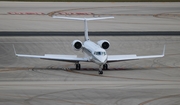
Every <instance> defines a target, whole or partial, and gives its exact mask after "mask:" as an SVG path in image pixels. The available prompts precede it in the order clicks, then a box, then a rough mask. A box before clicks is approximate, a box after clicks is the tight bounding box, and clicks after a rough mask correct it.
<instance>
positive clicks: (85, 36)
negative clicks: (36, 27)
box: [53, 16, 114, 41]
mask: <svg viewBox="0 0 180 105" xmlns="http://www.w3.org/2000/svg"><path fill="white" fill-rule="evenodd" d="M53 18H60V19H70V20H83V21H84V39H85V41H86V40H89V37H88V25H87V21H89V20H101V19H110V18H114V17H98V18H74V17H60V16H53Z"/></svg>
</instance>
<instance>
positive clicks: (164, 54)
mask: <svg viewBox="0 0 180 105" xmlns="http://www.w3.org/2000/svg"><path fill="white" fill-rule="evenodd" d="M165 50H166V45H164V49H163V54H162V55H163V56H164V55H165Z"/></svg>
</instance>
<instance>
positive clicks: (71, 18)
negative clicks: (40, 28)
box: [53, 16, 114, 21]
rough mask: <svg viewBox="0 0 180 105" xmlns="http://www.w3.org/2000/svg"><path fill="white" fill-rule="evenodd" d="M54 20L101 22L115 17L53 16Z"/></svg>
mask: <svg viewBox="0 0 180 105" xmlns="http://www.w3.org/2000/svg"><path fill="white" fill-rule="evenodd" d="M53 18H59V19H70V20H87V21H88V20H101V19H111V18H114V17H97V18H75V17H61V16H53Z"/></svg>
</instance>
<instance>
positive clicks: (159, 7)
mask: <svg viewBox="0 0 180 105" xmlns="http://www.w3.org/2000/svg"><path fill="white" fill-rule="evenodd" d="M179 10H180V3H179V2H175V3H166V2H163V3H161V2H160V3H121V2H114V3H111V2H110V3H100V2H99V3H97V2H94V3H91V2H88V3H83V2H82V3H73V2H56V3H53V2H0V24H1V25H0V31H82V30H83V28H84V27H83V25H84V24H83V22H81V21H73V20H63V19H53V18H52V17H51V16H52V15H60V13H62V14H63V15H60V16H70V17H99V16H100V17H103V16H114V17H115V19H107V20H99V21H90V22H88V27H89V31H104V30H106V31H179V30H180V27H179V26H180V21H179V19H180V13H179ZM10 13H19V15H18V14H16V15H12V14H10ZM21 13H22V14H21ZM27 13H44V14H43V15H28V14H27ZM65 13H67V15H64V14H65ZM72 13H74V14H76V15H69V14H72ZM77 13H81V14H82V13H86V14H91V15H77ZM72 24H73V25H72Z"/></svg>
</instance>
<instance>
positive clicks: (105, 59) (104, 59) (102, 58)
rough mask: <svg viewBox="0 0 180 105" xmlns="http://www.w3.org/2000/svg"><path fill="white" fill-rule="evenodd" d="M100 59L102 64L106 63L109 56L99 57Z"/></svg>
mask: <svg viewBox="0 0 180 105" xmlns="http://www.w3.org/2000/svg"><path fill="white" fill-rule="evenodd" d="M98 60H99V63H100V64H105V63H106V61H107V56H104V57H99V58H98Z"/></svg>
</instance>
